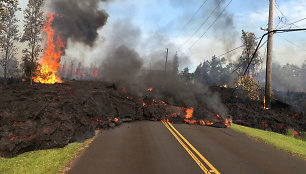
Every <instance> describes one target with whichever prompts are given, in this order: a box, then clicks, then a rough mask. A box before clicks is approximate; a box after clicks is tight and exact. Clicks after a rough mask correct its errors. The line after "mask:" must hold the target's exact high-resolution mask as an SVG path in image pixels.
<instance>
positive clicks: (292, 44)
mask: <svg viewBox="0 0 306 174" xmlns="http://www.w3.org/2000/svg"><path fill="white" fill-rule="evenodd" d="M277 36H279V37H280V38H282V39H283V40H285V41H287V42H288V43H290V44H292V45H293V46H295V47H297V48H299V49H301V50H303V51H306V49H304V48H302V47H300V46H298V45H296V44H295V43H293V42H292V41H290V40H288V39H287V38H285V37H283V36H281V35H279V34H277Z"/></svg>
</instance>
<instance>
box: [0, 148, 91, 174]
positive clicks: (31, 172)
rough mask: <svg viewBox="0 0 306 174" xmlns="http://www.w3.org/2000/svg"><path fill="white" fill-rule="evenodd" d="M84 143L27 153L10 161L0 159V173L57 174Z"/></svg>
mask: <svg viewBox="0 0 306 174" xmlns="http://www.w3.org/2000/svg"><path fill="white" fill-rule="evenodd" d="M85 143H86V142H85ZM85 143H72V144H69V145H67V146H66V147H64V148H58V149H49V150H40V151H33V152H27V153H24V154H21V155H19V156H17V157H15V158H11V159H6V158H0V173H5V174H15V173H16V174H17V173H18V174H19V173H22V174H38V173H39V174H40V173H44V174H45V173H48V174H56V173H59V171H60V170H63V168H64V167H65V165H66V164H67V163H68V162H69V161H70V160H71V159H72V158H74V157H76V155H77V154H78V152H79V150H80V149H82V147H83V146H84V144H85Z"/></svg>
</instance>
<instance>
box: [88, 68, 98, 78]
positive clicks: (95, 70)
mask: <svg viewBox="0 0 306 174" xmlns="http://www.w3.org/2000/svg"><path fill="white" fill-rule="evenodd" d="M99 73H100V72H99V70H97V69H94V70H93V71H92V72H91V74H90V75H91V77H93V78H98V77H99Z"/></svg>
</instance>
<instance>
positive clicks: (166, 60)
mask: <svg viewBox="0 0 306 174" xmlns="http://www.w3.org/2000/svg"><path fill="white" fill-rule="evenodd" d="M168 54H169V49H168V48H167V54H166V63H165V72H167V64H168Z"/></svg>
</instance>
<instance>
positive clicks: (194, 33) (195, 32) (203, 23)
mask: <svg viewBox="0 0 306 174" xmlns="http://www.w3.org/2000/svg"><path fill="white" fill-rule="evenodd" d="M221 2H222V1H219V3H218V5H217V6H216V7H215V9H214V10H213V11H212V12H211V13H210V14H209V16H208V17H207V18H206V19H205V20H204V21H203V22H202V23H201V25H199V27H198V28H197V29H196V30H195V31H194V32H193V34H192V35H191V37H189V38H188V39H187V41H186V42H185V43H184V44H182V46H181V47H180V48H183V47H184V46H185V45H186V44H187V43H188V42H189V41H190V40H191V39H192V37H193V36H195V35H196V34H197V32H198V31H199V30H200V29H201V28H202V27H203V26H204V25H205V23H206V22H207V21H208V20H209V19H210V17H211V16H212V15H213V14H214V13H215V11H216V10H217V9H218V7H219V6H220V4H221Z"/></svg>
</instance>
